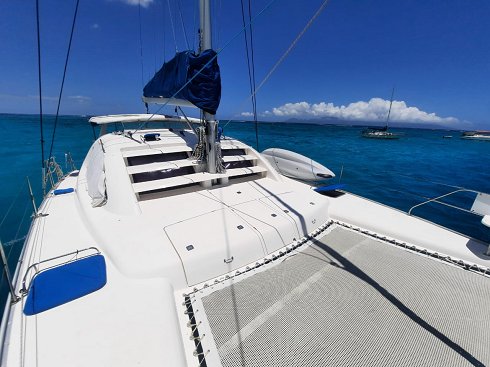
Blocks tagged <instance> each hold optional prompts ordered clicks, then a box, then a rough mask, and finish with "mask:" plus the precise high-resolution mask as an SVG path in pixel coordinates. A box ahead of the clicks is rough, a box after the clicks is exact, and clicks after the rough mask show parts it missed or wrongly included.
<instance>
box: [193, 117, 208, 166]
mask: <svg viewBox="0 0 490 367" xmlns="http://www.w3.org/2000/svg"><path fill="white" fill-rule="evenodd" d="M196 130H197V139H198V140H197V144H196V147H195V148H194V151H193V152H192V157H194V158H195V159H196V160H197V161H199V162H202V161H204V158H205V157H206V128H205V127H204V126H199V127H198V128H197V129H196Z"/></svg>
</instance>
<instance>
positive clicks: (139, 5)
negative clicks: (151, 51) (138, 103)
mask: <svg viewBox="0 0 490 367" xmlns="http://www.w3.org/2000/svg"><path fill="white" fill-rule="evenodd" d="M138 23H139V30H140V37H139V38H140V63H141V88H143V87H144V86H145V78H144V70H143V36H142V26H141V0H138Z"/></svg>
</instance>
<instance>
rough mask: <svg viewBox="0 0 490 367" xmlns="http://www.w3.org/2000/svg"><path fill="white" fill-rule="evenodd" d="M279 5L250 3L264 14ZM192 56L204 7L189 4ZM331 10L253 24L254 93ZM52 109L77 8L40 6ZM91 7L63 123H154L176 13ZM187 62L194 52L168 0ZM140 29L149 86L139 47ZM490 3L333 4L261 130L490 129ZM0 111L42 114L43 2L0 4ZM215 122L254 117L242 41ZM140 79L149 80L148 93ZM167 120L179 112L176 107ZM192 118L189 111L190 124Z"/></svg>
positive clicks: (315, 3)
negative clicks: (356, 124)
mask: <svg viewBox="0 0 490 367" xmlns="http://www.w3.org/2000/svg"><path fill="white" fill-rule="evenodd" d="M271 1H272V0H252V7H253V9H252V11H253V13H254V14H257V13H258V12H259V11H261V10H262V9H263V8H264V7H266V6H267V5H268V4H269V3H271ZM180 2H181V7H182V13H183V18H184V24H185V28H186V31H187V38H188V41H189V43H190V46H191V47H192V45H193V44H195V36H194V35H195V29H196V27H197V25H196V23H195V20H197V19H198V17H197V13H196V11H197V7H196V6H195V5H196V4H197V1H194V0H192V1H190V0H180ZM322 2H323V0H310V1H297V0H276V1H273V2H272V4H271V5H270V7H269V8H268V9H267V10H266V11H265V12H264V13H263V14H262V15H261V16H260V17H259V18H257V20H256V21H255V23H254V41H255V42H254V50H255V62H256V76H257V78H256V79H257V84H259V83H260V82H261V80H262V79H263V78H264V77H265V75H266V74H267V73H268V71H269V70H270V68H271V67H272V66H273V65H274V64H275V63H276V61H277V60H278V59H279V58H280V56H281V55H282V54H283V53H284V51H285V50H286V49H287V48H288V47H289V45H290V44H291V42H292V41H293V40H294V39H295V37H296V36H297V35H298V33H299V32H300V31H301V30H302V29H303V27H304V26H305V24H306V23H307V22H308V20H310V18H311V17H312V16H313V14H314V13H315V11H316V10H317V9H318V8H319V6H320V5H321V3H322ZM40 3H41V32H42V56H43V88H44V90H43V95H44V97H45V98H44V101H43V102H44V108H45V111H46V112H48V113H53V112H54V111H55V108H56V97H57V95H58V93H59V85H60V82H61V76H62V72H63V64H64V58H65V53H66V47H67V44H68V39H69V33H70V27H71V20H72V15H73V10H74V6H75V0H73V1H72V0H66V1H59V0H40ZM141 4H142V5H143V6H141V9H139V8H138V0H81V1H80V10H79V17H78V20H77V28H76V30H75V35H74V40H73V46H72V54H71V58H70V64H69V67H68V75H67V79H66V83H65V92H64V98H63V102H62V105H61V113H63V114H109V113H138V112H144V106H143V104H142V103H141V92H142V86H143V82H144V83H146V82H147V81H148V80H149V79H150V78H151V76H152V75H153V73H154V72H155V71H156V70H157V69H158V68H159V67H160V66H161V63H162V62H163V61H164V59H167V60H168V59H169V58H170V57H171V56H172V55H173V53H174V51H175V46H176V45H175V42H174V38H173V32H172V27H171V22H170V17H169V8H168V4H167V0H153V1H150V0H141ZM213 8H214V13H215V24H214V43H215V45H216V47H217V48H222V47H223V46H224V45H225V44H227V43H228V41H229V40H230V39H231V38H232V37H233V36H234V35H235V34H237V33H238V32H239V31H240V29H241V13H240V1H238V0H213ZM170 9H171V12H172V14H173V23H174V27H175V33H176V38H177V48H178V50H179V51H181V50H184V49H186V42H185V39H184V36H183V31H182V26H181V23H180V18H179V16H178V12H177V2H176V1H174V0H170ZM139 11H141V19H142V40H143V42H142V47H143V78H142V73H141V57H140V42H139V24H140V23H139V17H138V14H139ZM488 19H490V2H488V1H487V0H472V1H467V0H446V1H432V0H424V1H422V0H420V1H419V0H412V1H392V0H378V1H346V0H344V1H341V0H331V1H330V2H329V4H328V6H327V7H326V8H325V10H324V12H323V13H322V14H321V15H320V17H319V18H318V19H317V20H316V22H315V23H314V24H313V25H312V26H311V27H310V28H309V30H308V31H307V32H306V34H305V35H304V36H303V38H302V39H301V40H300V42H299V43H298V44H297V46H296V47H295V48H294V49H293V50H292V52H291V53H290V54H289V56H288V58H287V59H286V60H285V61H284V62H283V63H282V64H281V65H280V66H279V67H278V69H277V70H276V72H275V73H274V74H273V75H272V77H271V78H270V79H269V80H268V82H267V83H266V84H265V85H264V87H263V88H262V89H261V90H260V91H259V93H258V95H257V107H258V112H259V115H260V116H259V119H262V120H287V119H289V118H299V119H310V120H311V119H313V120H314V119H327V118H336V119H340V120H359V121H361V120H363V121H364V120H373V121H376V120H379V121H382V120H384V118H385V116H386V112H387V109H388V106H389V98H390V94H391V89H392V87H393V86H396V90H395V102H394V104H393V112H392V119H393V120H394V121H403V122H405V123H407V124H410V123H412V122H418V123H427V124H437V125H440V126H445V127H464V128H487V129H490V118H489V116H490V87H489V86H490V43H489V40H490V22H488ZM0 44H1V45H2V57H1V58H0V78H1V83H0V112H10V113H37V112H38V102H37V100H36V98H37V96H38V91H37V64H36V62H37V60H36V52H37V51H36V33H35V1H34V0H29V1H17V0H4V1H1V2H0ZM219 62H220V66H221V70H222V84H223V95H222V101H221V106H220V109H219V111H218V118H221V119H225V118H236V119H245V118H249V117H248V114H249V113H250V111H251V106H250V101H249V100H248V99H247V97H248V95H249V86H248V74H247V68H246V59H245V48H244V41H243V36H242V35H240V36H239V37H238V38H236V39H235V41H234V42H232V43H230V44H229V45H228V46H227V47H226V48H224V49H223V50H222V52H221V53H220V56H219ZM142 79H143V81H142ZM165 112H170V108H166V109H165ZM189 113H190V114H193V111H189Z"/></svg>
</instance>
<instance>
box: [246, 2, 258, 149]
mask: <svg viewBox="0 0 490 367" xmlns="http://www.w3.org/2000/svg"><path fill="white" fill-rule="evenodd" d="M248 19H249V24H250V51H251V52H250V53H251V56H252V82H253V95H254V97H253V99H252V105H253V114H254V122H255V140H256V142H257V150H259V122H258V121H257V95H256V94H255V88H256V85H255V57H254V46H253V44H254V39H253V29H252V5H251V0H248Z"/></svg>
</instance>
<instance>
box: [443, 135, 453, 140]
mask: <svg viewBox="0 0 490 367" xmlns="http://www.w3.org/2000/svg"><path fill="white" fill-rule="evenodd" d="M452 137H453V136H452V135H444V136H443V137H442V138H443V139H451V138H452Z"/></svg>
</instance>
